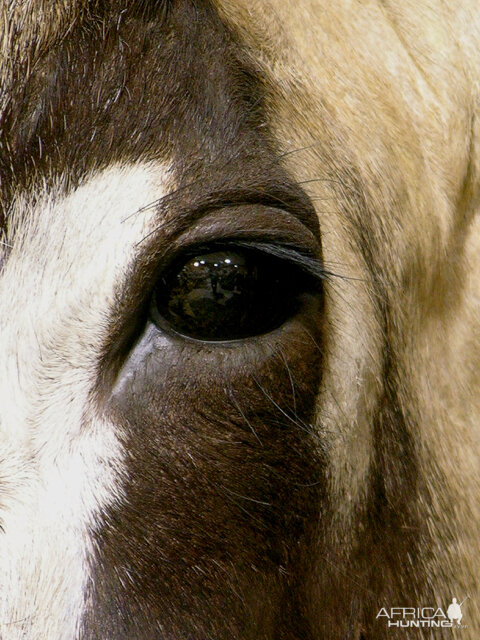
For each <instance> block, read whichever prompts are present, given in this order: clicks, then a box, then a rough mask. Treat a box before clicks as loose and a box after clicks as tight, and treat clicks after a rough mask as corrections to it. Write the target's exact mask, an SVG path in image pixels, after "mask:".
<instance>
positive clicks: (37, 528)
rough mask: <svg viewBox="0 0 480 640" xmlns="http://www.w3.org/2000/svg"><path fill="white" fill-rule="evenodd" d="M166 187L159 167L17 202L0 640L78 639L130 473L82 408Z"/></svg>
mask: <svg viewBox="0 0 480 640" xmlns="http://www.w3.org/2000/svg"><path fill="white" fill-rule="evenodd" d="M169 182H170V181H169V173H168V170H167V169H165V167H161V166H154V165H145V164H144V165H136V166H130V167H113V168H110V169H109V170H107V171H104V172H103V173H102V174H99V175H95V176H91V177H90V178H89V179H88V180H86V181H85V182H84V183H83V184H82V185H81V186H80V187H79V188H77V189H76V190H75V191H74V192H72V193H70V194H65V189H64V187H63V185H62V184H60V183H59V184H58V185H57V187H56V188H55V189H53V190H51V191H50V192H49V193H44V194H40V197H39V196H38V194H37V197H36V200H35V204H32V202H31V201H29V200H28V199H27V198H18V199H17V201H16V204H15V211H14V225H13V227H15V226H16V227H17V231H16V232H15V233H14V235H13V237H10V238H9V239H8V241H9V242H10V243H11V244H13V245H14V248H13V249H12V252H11V254H10V256H9V259H8V262H7V264H6V265H5V268H4V270H3V272H2V273H1V276H0V524H1V526H2V529H3V532H0V638H1V639H2V640H15V639H17V638H18V639H20V638H29V640H46V639H52V640H73V638H75V637H76V635H77V633H78V628H79V624H80V622H81V617H82V613H83V610H84V607H85V588H86V584H87V580H88V572H89V569H88V563H89V559H90V557H91V551H92V549H91V532H92V529H94V528H95V527H96V526H98V524H99V523H100V522H101V514H102V511H103V510H104V509H105V507H106V506H107V505H109V504H112V502H114V501H115V500H116V499H118V497H119V494H120V493H121V488H120V478H121V474H122V473H123V472H125V469H124V465H123V462H122V460H123V454H122V449H121V446H120V444H119V441H118V439H117V436H118V434H117V433H116V431H115V425H113V424H110V423H108V422H107V421H106V420H105V419H104V418H103V417H102V416H99V415H96V410H95V407H94V406H92V404H91V400H90V397H91V391H92V387H93V386H94V383H95V376H96V362H97V359H98V356H99V353H100V350H101V348H102V345H103V344H104V341H105V337H106V331H107V326H108V314H109V310H110V309H111V306H112V303H113V296H114V291H115V288H116V286H117V285H118V284H119V283H121V282H122V279H123V278H124V275H125V272H126V270H127V268H128V267H129V266H131V264H132V262H133V261H134V260H135V258H136V253H137V252H138V248H137V247H136V244H137V243H138V241H139V240H140V239H141V238H142V237H143V235H144V234H145V233H148V231H149V230H150V229H151V228H152V225H153V224H155V223H156V222H155V220H154V217H155V210H154V208H152V209H147V210H145V211H141V212H140V213H138V214H136V215H133V216H130V214H132V212H134V211H136V210H138V209H140V208H141V207H143V206H145V205H148V204H149V203H151V202H153V201H154V200H156V199H158V198H160V197H162V196H163V195H164V194H165V193H166V192H167V191H168V190H169V189H170V188H171V187H172V185H171V184H169ZM129 216H130V217H129ZM126 218H127V219H126ZM15 220H16V222H15Z"/></svg>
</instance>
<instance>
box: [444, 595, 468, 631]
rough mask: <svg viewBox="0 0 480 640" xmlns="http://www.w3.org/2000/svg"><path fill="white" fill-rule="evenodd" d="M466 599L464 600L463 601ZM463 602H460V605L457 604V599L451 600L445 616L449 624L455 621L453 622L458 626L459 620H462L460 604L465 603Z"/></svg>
mask: <svg viewBox="0 0 480 640" xmlns="http://www.w3.org/2000/svg"><path fill="white" fill-rule="evenodd" d="M467 599H468V596H467V598H465V600H467ZM465 600H463V602H461V603H460V604H458V602H457V599H456V598H452V604H451V605H449V607H448V609H447V616H448V618H449V620H450V622H453V621H454V620H455V622H456V623H457V624H458V625H459V624H460V622H461V620H462V604H463V603H464V602H465Z"/></svg>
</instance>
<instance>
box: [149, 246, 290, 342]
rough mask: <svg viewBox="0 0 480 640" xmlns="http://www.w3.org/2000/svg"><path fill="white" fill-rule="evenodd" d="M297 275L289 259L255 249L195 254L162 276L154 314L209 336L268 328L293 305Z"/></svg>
mask: <svg viewBox="0 0 480 640" xmlns="http://www.w3.org/2000/svg"><path fill="white" fill-rule="evenodd" d="M295 275H297V276H298V273H295V269H294V268H292V267H291V265H288V264H286V263H285V262H284V261H282V260H280V259H278V258H275V257H273V256H270V255H267V254H262V253H261V252H259V251H255V250H250V249H239V248H238V249H237V248H235V249H225V250H218V251H212V252H210V253H205V254H202V255H197V256H195V257H194V258H191V259H189V260H187V261H186V262H184V263H183V264H180V265H179V266H178V268H176V269H172V270H171V271H170V273H168V274H167V275H166V276H164V277H163V278H162V279H161V281H160V282H159V284H158V286H157V289H156V291H155V295H154V300H153V303H154V308H153V311H152V317H153V319H154V320H156V321H157V322H158V323H160V324H161V321H162V319H163V320H166V321H167V322H168V324H169V325H170V326H171V327H173V329H175V330H176V331H177V332H178V333H181V334H183V335H186V336H190V337H193V338H197V339H200V340H207V341H226V340H238V339H241V338H246V337H250V336H256V335H260V334H263V333H267V332H269V331H272V330H273V329H275V328H277V327H279V326H280V325H281V324H282V323H283V322H284V321H285V320H286V318H287V317H288V316H289V315H291V314H292V312H294V311H295V309H294V308H292V303H293V302H295V301H296V298H297V296H296V294H295Z"/></svg>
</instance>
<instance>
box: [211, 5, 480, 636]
mask: <svg viewBox="0 0 480 640" xmlns="http://www.w3.org/2000/svg"><path fill="white" fill-rule="evenodd" d="M218 5H219V8H220V10H221V11H222V12H224V15H225V19H226V20H227V21H231V22H232V23H233V24H234V25H235V26H236V28H237V29H239V30H240V32H241V33H242V35H243V36H244V37H245V39H246V40H247V41H248V46H249V47H251V49H252V51H254V52H255V53H254V55H256V54H257V51H258V48H259V47H260V48H261V52H262V64H263V68H264V71H265V73H266V74H268V77H269V79H270V82H271V85H272V97H271V101H270V109H271V114H272V115H271V120H272V121H273V122H274V123H275V124H276V127H277V131H278V134H277V135H278V138H279V140H280V141H281V145H282V148H284V149H286V150H288V149H295V148H299V147H304V146H308V145H310V144H312V143H315V142H317V141H321V140H322V139H325V138H327V139H331V138H332V137H333V138H335V141H336V143H337V144H338V149H340V150H341V149H342V148H346V149H348V153H349V154H350V156H352V154H354V156H355V164H356V168H357V169H358V170H359V171H360V172H361V174H362V185H363V187H364V189H365V190H366V191H367V192H368V196H367V197H368V199H369V202H370V205H371V209H369V214H370V215H369V216H368V217H367V218H366V219H364V220H362V222H361V224H362V225H364V226H365V227H367V228H368V230H369V233H371V234H374V235H375V234H378V235H379V236H381V237H383V238H385V241H384V242H383V244H382V245H381V246H382V251H383V254H382V255H381V256H379V260H380V262H381V264H382V265H383V268H384V277H385V278H386V279H388V280H389V282H391V283H392V286H394V287H395V291H394V296H395V298H394V301H393V302H394V304H395V307H396V314H395V322H396V323H397V327H396V333H397V336H398V340H397V343H396V345H395V348H396V352H395V357H396V358H397V359H398V362H400V363H401V367H402V369H403V371H404V379H403V381H402V384H403V385H404V391H403V396H404V402H405V403H408V404H409V406H408V409H409V411H411V412H413V413H414V414H415V416H416V417H417V419H418V424H419V425H420V426H421V430H420V432H418V433H415V434H414V437H415V438H417V439H418V440H419V442H420V443H421V450H422V465H423V482H424V484H423V487H422V489H421V492H420V495H419V496H418V501H419V502H418V504H419V507H418V508H419V509H420V510H421V512H422V517H423V518H424V519H425V521H426V522H427V523H428V527H429V529H430V531H431V532H432V535H433V538H434V540H435V547H434V548H433V549H431V550H429V552H428V553H427V552H426V553H425V559H424V564H423V565H422V566H419V567H418V571H419V572H421V573H422V572H423V573H425V574H426V575H428V576H429V580H430V581H431V584H432V585H433V587H434V591H435V594H436V597H437V598H438V601H439V602H446V601H447V600H448V599H449V598H450V594H452V595H453V593H461V594H465V595H464V596H462V598H461V599H463V597H465V596H466V595H469V596H470V600H469V601H468V613H466V618H465V623H467V622H468V628H467V629H463V630H462V631H461V632H458V633H459V636H458V637H462V638H471V639H472V640H473V639H474V638H476V637H477V635H478V630H479V629H480V592H479V587H480V583H479V580H478V576H479V575H480V564H479V562H480V536H479V534H478V532H479V530H480V504H479V497H480V452H479V451H480V450H479V443H480V400H479V399H480V374H479V372H480V342H479V330H480V324H479V323H480V278H479V276H478V274H479V273H480V233H479V231H480V223H479V219H478V204H479V202H478V196H479V167H480V165H479V163H480V152H479V144H480V137H479V134H480V128H479V121H478V118H479V116H480V113H479V88H480V84H479V82H480V48H479V43H480V29H479V27H480V24H479V20H478V6H477V4H476V2H469V1H464V2H448V3H445V2H434V1H430V2H416V1H410V2H401V3H397V2H378V3H377V2H356V3H351V2H346V1H345V2H335V3H330V2H318V1H305V2H301V3H295V7H294V8H293V7H292V6H290V4H289V3H285V2H282V0H278V1H275V0H272V1H270V2H258V3H252V2H248V3H245V4H244V3H242V2H223V1H219V2H218ZM252 25H254V26H252ZM257 57H258V56H257ZM330 127H332V128H331V129H330ZM299 131H300V132H302V133H301V134H300V135H298V133H297V132H299ZM295 134H297V135H295ZM320 160H321V159H320ZM287 162H288V166H289V169H290V170H291V171H292V172H293V173H294V175H295V176H296V177H297V178H298V179H299V180H308V179H312V178H315V179H316V178H322V177H327V178H328V177H329V176H328V175H326V171H325V167H324V166H322V164H320V163H319V160H318V159H317V158H316V154H315V147H312V148H310V149H307V150H306V151H305V152H303V153H298V154H293V155H292V156H290V157H287ZM379 175H381V178H382V182H381V183H379V178H378V176H379ZM306 188H307V189H308V191H309V192H310V193H311V194H312V195H313V196H317V197H320V198H326V199H325V203H326V204H325V205H323V204H322V203H321V201H320V203H319V205H318V213H319V217H320V220H321V224H322V227H323V228H324V229H326V230H327V233H325V236H324V240H323V246H324V251H325V256H326V262H327V264H328V261H329V260H331V261H337V262H338V261H339V262H340V263H342V265H344V266H343V269H344V271H345V272H346V273H348V274H349V275H352V276H354V277H358V278H360V279H362V278H365V282H366V283H368V280H369V275H368V274H367V273H365V266H364V265H362V264H361V263H360V262H359V258H358V256H355V255H354V253H353V252H352V243H351V242H350V240H349V237H348V234H349V229H350V226H349V224H348V220H347V221H346V220H345V219H344V214H343V213H342V212H341V211H339V209H338V205H337V206H335V202H336V200H335V199H332V197H331V194H332V191H333V192H334V193H335V192H336V191H337V190H336V189H332V188H331V183H328V182H327V183H322V182H321V181H320V182H317V183H316V182H312V183H311V184H308V185H306ZM340 190H341V187H340ZM337 193H338V191H337ZM329 195H330V199H328V196H329ZM346 197H347V198H348V194H347V196H346ZM389 212H390V213H389ZM392 212H394V213H395V215H396V217H397V220H394V219H391V218H390V217H389V215H391V213H392ZM349 214H350V215H352V216H355V214H356V212H355V210H354V209H353V210H352V209H350V212H349ZM346 223H347V224H346ZM329 299H330V303H331V308H332V316H333V318H332V326H333V327H335V328H338V334H337V333H336V334H335V337H331V344H332V347H331V351H330V354H329V367H328V370H329V374H328V376H327V377H326V378H325V379H324V384H323V389H322V392H321V396H320V397H321V398H322V396H326V397H327V402H328V395H329V393H331V389H337V388H338V382H339V381H342V382H343V385H344V386H345V395H344V397H343V398H342V399H343V403H342V404H343V406H341V407H339V408H338V410H339V411H342V412H345V413H346V414H347V415H351V416H354V415H357V422H356V421H354V420H352V421H351V422H350V423H349V425H348V431H347V432H345V433H343V434H342V436H341V437H340V436H337V438H338V441H337V443H336V444H335V441H334V452H335V454H334V456H335V458H334V459H336V463H335V465H334V468H335V471H334V477H333V478H332V488H333V490H334V491H335V492H336V494H337V499H338V503H339V512H340V514H341V516H342V517H344V518H346V520H345V521H344V526H345V531H350V530H351V529H350V527H351V526H352V523H353V521H354V515H353V514H354V512H355V507H356V503H357V501H359V500H361V499H362V492H361V488H360V486H361V479H362V475H363V473H364V471H365V469H366V468H367V466H368V455H369V445H368V442H369V432H368V427H361V425H362V424H365V411H367V412H368V396H369V395H371V394H373V393H374V392H375V377H376V376H377V375H378V368H377V367H378V351H377V345H376V338H375V335H376V333H377V332H378V327H375V326H374V325H371V324H370V325H369V324H368V318H369V304H370V301H369V295H368V284H364V283H363V282H358V281H356V282H353V281H350V282H347V283H343V284H342V285H341V286H340V285H339V286H337V287H336V288H335V289H333V290H332V291H330V292H329ZM352 316H354V319H353V320H350V319H351V318H352ZM365 319H366V323H365V324H364V321H365ZM345 322H347V323H348V327H349V329H350V331H349V330H347V329H346V328H345ZM352 324H353V325H354V326H353V329H352V326H351V325H352ZM365 326H366V327H367V330H366V334H367V335H364V332H365ZM362 328H363V332H362ZM347 334H349V335H347ZM339 345H343V346H344V348H343V350H342V349H341V348H340V346H339ZM355 351H356V352H357V353H358V354H362V355H360V356H357V359H355V357H354V355H353V354H354V353H355ZM345 353H347V354H348V356H346V355H345ZM362 359H363V362H362ZM349 367H355V368H356V370H355V374H354V375H355V378H354V379H353V380H351V381H349V382H347V384H346V383H345V377H347V378H348V376H346V375H345V372H346V371H348V370H349ZM355 379H356V381H357V384H358V386H357V389H355V388H354V387H355V385H354V380H355ZM365 397H366V398H367V400H365ZM355 399H356V400H355ZM412 403H414V404H412ZM330 404H331V403H330ZM355 404H356V409H355ZM319 406H320V407H322V406H324V405H323V403H322V402H320V403H319ZM367 415H368V413H367ZM332 421H333V424H335V421H338V422H341V421H342V420H341V418H340V417H338V416H335V415H334V416H333V418H332ZM338 422H337V423H338ZM359 429H360V431H359ZM365 442H366V443H367V444H365ZM352 451H356V454H355V455H353V456H352V455H351V452H352ZM359 485H360V486H359ZM347 487H348V488H349V489H347ZM414 499H415V498H414V497H413V496H412V500H414ZM405 562H406V563H407V562H408V559H407V558H405ZM321 564H322V562H321V561H320V565H321ZM349 566H352V565H349V563H348V561H347V562H346V564H345V567H349ZM321 570H322V569H320V570H319V571H321ZM346 570H347V571H348V568H347V569H346ZM385 571H387V572H388V567H385ZM352 579H354V576H352ZM421 600H422V598H421V594H419V596H415V595H413V594H412V597H411V598H410V605H409V606H414V602H419V601H421ZM387 604H388V603H387ZM397 604H399V603H398V602H397ZM402 604H405V605H406V604H407V603H402ZM390 606H393V605H391V604H390ZM467 618H468V620H467ZM415 631H416V630H415ZM412 633H413V631H412ZM425 633H426V632H425ZM428 637H429V636H428Z"/></svg>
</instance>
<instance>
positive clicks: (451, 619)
mask: <svg viewBox="0 0 480 640" xmlns="http://www.w3.org/2000/svg"><path fill="white" fill-rule="evenodd" d="M468 598H469V596H467V597H466V598H465V599H464V600H462V602H460V603H458V602H457V599H456V598H452V601H451V603H450V604H449V605H448V608H447V610H446V611H445V609H443V608H442V607H439V606H438V605H437V606H428V607H426V606H421V607H418V606H417V607H390V608H387V607H382V608H381V609H380V611H379V612H378V613H377V620H381V619H382V618H383V620H384V622H385V623H386V625H387V627H401V628H410V629H421V628H425V627H427V628H429V629H440V628H445V627H450V628H457V629H458V628H459V627H464V626H465V625H462V624H461V621H462V618H463V614H462V605H463V604H464V603H465V602H466V600H468Z"/></svg>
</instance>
